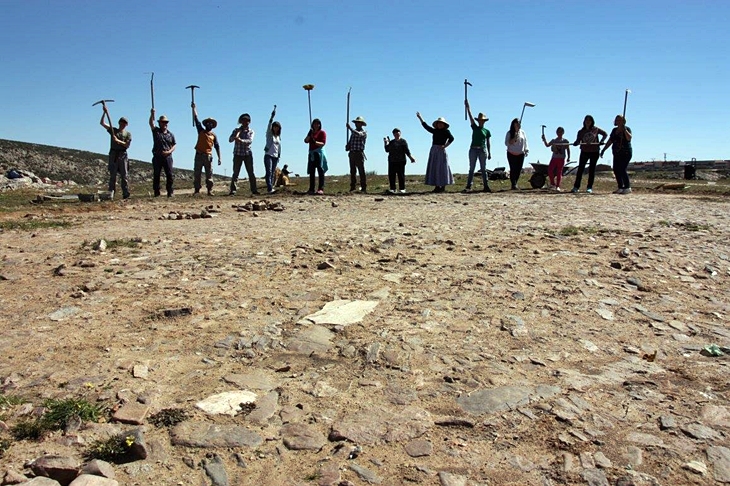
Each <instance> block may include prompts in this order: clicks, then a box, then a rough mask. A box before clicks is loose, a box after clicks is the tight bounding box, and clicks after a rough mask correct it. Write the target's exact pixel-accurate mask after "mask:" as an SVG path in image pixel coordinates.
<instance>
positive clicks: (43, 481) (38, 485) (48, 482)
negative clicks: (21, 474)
mask: <svg viewBox="0 0 730 486" xmlns="http://www.w3.org/2000/svg"><path fill="white" fill-rule="evenodd" d="M22 484H23V486H60V485H61V483H59V482H58V481H54V480H53V479H51V478H45V477H42V476H41V477H37V478H33V479H31V480H30V481H26V482H24V483H22Z"/></svg>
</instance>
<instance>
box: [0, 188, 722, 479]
mask: <svg viewBox="0 0 730 486" xmlns="http://www.w3.org/2000/svg"><path fill="white" fill-rule="evenodd" d="M269 200H270V201H277V202H280V203H281V204H282V205H283V206H284V210H283V211H266V210H261V211H255V212H254V211H247V212H239V211H237V210H236V209H234V208H233V207H232V202H231V201H232V200H231V199H229V198H225V197H216V198H213V199H211V200H208V199H199V200H194V199H192V198H189V197H180V198H178V199H173V200H169V201H168V200H159V201H153V202H148V201H141V202H140V201H137V202H135V200H134V199H132V200H130V202H128V203H120V202H116V203H108V204H105V205H104V206H103V208H104V209H103V210H97V211H87V210H85V209H84V206H80V205H76V206H67V207H64V208H63V209H62V210H61V211H58V210H52V209H50V208H46V207H43V206H41V207H39V208H38V209H37V210H35V211H33V212H32V213H31V214H29V215H25V213H18V214H14V215H5V216H4V217H5V218H11V217H16V218H19V219H23V218H25V219H26V220H28V219H31V218H37V219H38V220H40V221H44V220H48V219H62V220H65V221H70V222H72V223H73V225H72V226H70V227H64V228H43V229H37V230H31V231H23V230H8V231H5V232H3V233H0V242H1V251H0V276H2V278H1V279H0V289H2V290H1V292H0V321H1V322H2V325H1V326H2V340H0V391H2V392H3V393H4V394H6V395H18V396H21V397H23V398H25V399H27V400H30V401H31V402H33V403H34V404H39V403H40V402H42V400H43V399H44V398H48V397H52V398H64V397H87V398H88V399H89V400H92V401H97V400H98V401H99V403H102V404H104V405H105V406H108V407H111V408H113V409H116V408H119V407H120V406H122V405H123V404H124V403H129V402H132V403H134V402H135V401H136V402H144V404H146V405H148V406H149V413H150V414H152V413H155V412H157V411H159V410H161V409H165V408H182V409H184V410H186V411H187V412H188V413H189V414H190V417H191V418H190V419H189V422H191V423H196V424H214V425H216V426H220V427H222V428H225V427H227V426H232V425H238V426H241V427H243V428H245V429H246V430H248V431H250V432H253V433H255V435H257V436H258V437H260V438H261V441H260V443H257V444H252V445H235V446H232V447H226V446H207V447H196V446H193V445H184V444H181V443H180V442H177V443H175V444H173V442H171V434H172V432H171V431H170V430H169V429H168V428H164V427H163V428H156V427H154V426H152V425H150V424H145V425H143V431H144V434H145V437H146V440H147V442H148V444H149V445H150V450H151V454H150V456H149V457H148V459H146V460H144V461H136V462H131V463H128V464H120V465H115V466H114V467H115V472H116V477H117V480H118V481H119V483H120V484H124V485H183V484H185V485H187V484H196V485H198V484H211V481H213V480H212V479H209V478H208V477H207V476H206V474H205V472H204V471H203V468H202V467H201V465H200V464H201V461H203V460H204V459H205V460H208V461H210V460H211V458H214V457H216V455H217V456H219V457H220V458H221V460H222V464H223V466H224V468H225V471H226V475H227V478H228V479H227V480H228V484H231V485H248V484H259V485H307V484H322V485H324V484H332V485H337V484H355V485H360V484H386V485H398V484H423V485H439V484H443V485H463V484H469V485H507V484H514V485H553V484H554V485H557V484H592V485H601V484H610V485H618V484H620V485H629V484H636V485H644V484H647V485H649V484H662V485H680V484H720V482H730V449H729V448H730V438H729V437H730V435H729V434H730V404H729V403H728V400H729V399H730V389H729V384H730V379H729V377H730V374H728V363H729V361H728V358H727V356H728V355H727V354H725V355H724V356H718V357H711V356H705V355H703V354H702V353H701V351H702V349H703V347H705V346H707V345H709V344H713V343H714V344H717V345H719V346H721V347H722V346H724V347H727V346H730V328H729V327H728V315H730V286H728V280H729V279H730V229H729V228H730V225H729V224H728V223H729V222H730V211H729V209H730V201H728V200H727V199H726V198H713V197H683V196H679V195H666V194H662V195H657V194H641V193H634V194H632V195H630V196H618V195H608V194H603V195H600V194H598V195H593V196H588V195H579V196H577V197H576V196H570V195H556V194H546V193H537V192H527V191H524V192H518V193H512V192H503V193H499V194H469V195H463V194H434V195H431V194H427V195H426V194H423V195H408V196H405V197H381V196H373V195H354V196H340V197H331V196H324V197H306V196H292V195H282V196H280V195H275V196H273V197H271V198H270V199H269ZM211 202H212V203H213V204H215V205H218V206H219V211H216V208H214V211H213V212H212V213H211V214H212V215H213V217H212V218H210V219H181V220H169V219H162V217H163V216H164V215H167V214H168V213H170V212H171V211H178V212H181V213H189V214H198V213H200V211H201V210H202V209H203V208H204V207H206V206H207V205H208V204H209V203H211ZM236 202H237V203H243V202H245V200H241V199H238V200H236ZM99 239H104V240H105V241H106V242H107V244H108V247H107V248H106V249H105V250H104V251H99V250H96V249H94V242H95V241H97V240H99ZM130 239H133V240H135V241H133V242H131V243H130ZM61 265H64V267H62V268H60V269H59V267H60V266H61ZM340 299H344V300H356V301H357V300H366V301H377V302H378V304H377V306H376V307H375V309H374V311H372V312H371V313H370V314H368V315H367V316H366V317H365V318H364V320H363V321H362V322H360V323H355V324H349V325H314V324H313V323H311V322H307V321H304V320H303V318H304V317H305V316H307V315H309V314H311V313H314V312H316V311H318V310H320V309H321V308H322V307H323V306H324V305H325V304H327V303H329V302H332V301H335V300H340ZM188 307H189V308H192V313H191V314H190V315H182V316H177V317H165V315H164V313H163V311H164V310H165V309H181V308H188ZM59 310H61V311H62V312H60V313H57V311H59ZM54 313H55V314H54ZM135 365H145V366H147V369H148V371H149V372H148V374H147V376H146V377H135V376H133V369H134V366H135ZM224 377H227V378H228V379H227V380H224V379H223V378H224ZM242 377H243V378H242ZM237 378H238V379H237ZM243 388H245V389H248V390H252V391H254V392H255V393H257V396H259V397H261V398H262V400H263V398H264V397H266V400H267V402H266V404H264V403H263V402H262V403H261V404H259V403H258V401H257V402H256V409H258V410H260V411H262V413H260V414H259V415H257V416H256V420H253V419H251V418H250V416H249V415H247V414H246V413H239V414H237V415H236V416H222V415H210V414H206V413H205V412H203V411H202V410H200V409H198V408H196V406H195V404H196V403H197V402H199V401H201V400H203V399H205V398H207V397H209V396H211V395H215V394H217V393H221V392H226V391H233V390H240V389H243ZM26 412H27V410H26ZM18 413H19V412H18V411H17V410H13V409H11V410H10V411H9V413H6V415H5V416H4V418H3V420H4V422H5V424H6V425H7V426H8V427H10V426H12V425H13V424H14V423H16V421H17V420H19V418H20V417H19V416H18V415H17V414H18ZM297 424H298V425H300V426H301V427H300V428H299V429H298V428H297V427H292V425H297ZM0 425H2V424H1V423H0ZM100 427H101V426H99V425H96V426H84V427H82V428H81V430H79V431H77V432H74V433H68V434H66V435H64V434H63V433H62V432H56V433H54V434H52V435H50V436H49V437H47V438H46V439H45V440H43V441H42V442H33V441H14V442H13V443H12V444H11V445H10V447H9V448H8V450H7V451H6V452H5V454H4V457H2V458H1V459H0V475H1V474H3V473H4V472H5V471H7V470H10V469H12V470H15V471H19V472H23V471H26V472H27V470H24V464H25V463H27V462H28V461H30V460H33V459H35V458H37V457H40V456H42V455H43V454H60V455H63V456H70V457H75V458H79V460H80V458H81V457H82V455H83V452H84V450H85V447H87V446H88V444H89V443H90V442H91V441H92V440H93V439H94V437H96V435H95V434H98V433H99V430H100ZM115 427H120V428H122V429H123V428H124V427H123V426H115ZM180 433H182V432H180ZM0 434H5V435H4V436H6V437H7V436H8V434H7V432H4V433H3V432H2V429H0ZM190 435H192V436H193V437H192V438H190V437H189V439H190V441H189V442H195V440H194V439H196V437H195V435H196V432H191V433H190ZM198 435H199V433H198ZM197 439H200V437H197ZM343 444H344V446H343ZM206 457H207V459H206ZM0 477H1V476H0ZM218 481H219V482H218V483H214V484H223V483H221V482H220V479H219V480H218ZM347 481H349V483H348V482H347Z"/></svg>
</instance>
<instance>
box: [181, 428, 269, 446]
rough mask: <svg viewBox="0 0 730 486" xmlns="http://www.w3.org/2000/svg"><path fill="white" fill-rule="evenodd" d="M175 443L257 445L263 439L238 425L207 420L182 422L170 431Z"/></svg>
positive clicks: (185, 444) (184, 444)
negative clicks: (213, 422)
mask: <svg viewBox="0 0 730 486" xmlns="http://www.w3.org/2000/svg"><path fill="white" fill-rule="evenodd" d="M170 439H171V441H172V443H173V445H181V446H187V447H202V448H215V447H257V446H259V445H261V444H262V443H263V439H262V438H261V436H260V435H258V434H257V433H255V432H252V431H250V430H248V429H247V428H245V427H241V426H238V425H220V424H210V423H207V422H182V423H180V424H177V425H176V426H175V427H173V428H172V430H171V431H170Z"/></svg>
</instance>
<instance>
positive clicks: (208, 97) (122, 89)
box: [0, 0, 730, 175]
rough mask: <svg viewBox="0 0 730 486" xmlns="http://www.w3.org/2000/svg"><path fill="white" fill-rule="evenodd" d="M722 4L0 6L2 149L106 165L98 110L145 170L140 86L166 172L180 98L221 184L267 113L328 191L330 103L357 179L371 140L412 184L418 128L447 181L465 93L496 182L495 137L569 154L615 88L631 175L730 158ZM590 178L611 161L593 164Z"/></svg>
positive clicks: (544, 153) (182, 149)
mask: <svg viewBox="0 0 730 486" xmlns="http://www.w3.org/2000/svg"><path fill="white" fill-rule="evenodd" d="M728 19H730V2H725V1H720V0H718V1H692V2H688V1H686V0H683V1H678V0H664V1H655V0H647V1H635V0H634V1H624V0H618V1H614V2H611V3H607V2H578V1H572V0H570V1H564V2H561V3H557V2H536V1H520V0H516V1H510V2H493V1H483V2H474V1H471V2H464V1H458V0H456V1H451V2H443V1H440V2H436V1H424V0H421V1H413V2H412V1H400V2H394V1H389V2H384V1H380V0H371V1H367V2H342V1H330V0H322V1H317V2H314V1H302V0H299V1H290V0H282V1H278V2H271V1H259V0H246V1H238V2H230V1H228V0H217V1H213V2H209V1H205V0H200V1H196V2H175V1H168V0H159V1H156V2H141V1H136V0H132V1H126V2H99V1H77V0H68V1H60V0H57V1H48V0H46V1H38V0H22V1H8V0H5V1H3V2H2V17H0V59H2V64H0V65H1V66H2V68H1V71H0V73H1V75H0V110H1V112H2V117H1V118H0V138H6V139H11V140H20V141H25V142H34V143H43V144H48V145H57V146H61V147H68V148H75V149H82V150H89V151H93V152H100V153H106V152H107V151H108V143H109V142H108V137H107V136H106V135H105V134H104V132H103V131H102V129H101V128H100V127H99V126H98V120H99V117H100V115H101V111H100V109H99V107H94V108H92V106H91V105H92V103H93V102H94V101H97V100H98V99H101V98H112V99H115V100H116V102H115V103H114V104H111V105H110V108H111V114H112V118H113V119H114V121H115V123H116V119H118V118H119V117H120V116H126V117H127V118H129V120H130V127H129V129H130V131H132V133H133V136H134V140H133V142H132V147H131V149H130V156H131V157H132V158H135V159H140V160H146V161H149V160H150V158H151V154H150V150H151V144H152V141H151V136H150V133H149V128H148V126H147V119H148V117H149V108H150V95H149V74H146V73H148V72H150V71H154V72H155V105H156V109H157V114H158V115H160V114H163V113H164V114H166V115H167V116H168V117H169V118H170V119H171V124H170V129H171V130H172V131H173V132H174V133H175V136H176V138H177V141H178V148H177V151H176V152H175V166H176V167H182V168H192V166H193V156H194V150H193V146H194V144H195V139H196V133H195V129H194V128H193V127H192V123H191V115H190V91H189V90H186V89H185V86H187V85H190V84H196V85H199V86H200V87H201V89H200V90H199V91H197V92H196V102H197V105H198V112H199V114H200V115H201V118H204V117H208V116H211V117H214V118H216V119H217V120H218V122H219V125H218V128H217V130H216V132H217V133H218V135H219V137H220V138H221V142H222V143H221V149H222V152H223V166H221V167H220V168H216V171H217V172H218V173H221V174H223V173H224V170H225V172H226V173H227V174H229V175H230V171H231V159H232V145H231V144H229V143H228V135H229V134H230V132H231V130H233V128H235V126H236V120H237V118H238V116H239V115H240V114H241V113H244V112H248V113H250V114H251V115H252V118H253V125H252V126H253V128H254V129H255V130H256V132H257V141H256V142H255V144H254V149H255V152H254V153H255V157H256V161H257V172H260V173H261V175H263V153H262V152H263V144H264V131H265V127H266V121H267V120H268V116H269V114H270V112H271V109H272V107H273V105H274V104H276V105H278V116H277V118H278V119H279V120H280V122H281V123H282V126H283V133H282V135H283V140H282V147H283V157H282V163H288V164H289V165H290V166H291V167H292V168H293V169H294V170H295V171H296V172H301V173H303V172H305V170H304V169H305V160H306V151H307V149H306V146H305V145H304V143H303V138H304V136H305V135H306V132H307V130H308V125H309V119H308V118H309V115H308V109H307V96H306V92H305V91H304V90H303V89H302V85H303V84H306V83H312V84H314V85H315V89H314V91H312V110H313V115H314V116H315V117H318V118H320V119H321V120H322V123H323V126H324V129H325V130H326V131H327V133H328V144H327V152H328V157H329V159H330V169H331V173H333V174H343V173H346V172H347V171H348V166H347V158H346V153H345V152H344V143H345V134H346V131H345V127H344V124H345V121H346V112H345V108H346V106H345V102H346V94H347V90H348V88H350V87H351V88H352V101H351V113H350V114H351V116H350V118H351V119H352V118H354V117H355V116H358V115H361V116H363V117H365V119H366V120H367V121H368V127H367V128H368V132H369V141H368V146H367V148H366V153H367V155H368V160H367V162H366V168H367V170H375V171H377V172H378V173H379V174H384V173H386V172H387V161H386V160H387V159H386V154H385V152H384V151H383V149H382V138H383V137H384V136H385V135H389V134H390V132H391V130H392V128H393V127H395V126H397V127H399V128H401V130H402V132H403V136H404V137H405V138H406V139H407V140H408V141H409V144H410V145H411V149H412V151H413V153H414V155H415V156H416V158H417V159H418V163H417V164H416V165H413V164H409V166H408V169H407V171H408V173H411V174H415V173H423V172H425V162H426V159H427V155H428V150H429V148H430V135H429V134H428V133H427V132H425V131H424V130H423V129H422V128H421V126H420V125H419V123H418V121H417V119H416V116H415V113H416V111H420V112H421V113H422V114H423V115H424V118H426V119H427V120H429V121H430V120H435V119H436V118H437V117H439V116H443V117H445V118H446V119H447V120H448V121H449V122H450V123H451V129H452V132H453V134H454V136H455V138H456V140H455V142H454V144H453V145H452V146H451V147H450V148H449V156H450V161H451V166H452V170H453V171H454V172H462V173H463V172H466V170H467V166H468V163H467V151H468V146H469V142H470V138H469V137H470V129H469V126H468V123H467V122H465V121H464V109H463V96H464V85H463V82H464V79H465V78H468V79H469V81H470V82H471V83H472V84H473V88H470V93H469V98H470V102H471V105H472V109H473V112H474V115H475V116H476V114H477V112H479V111H484V112H485V113H486V114H487V116H489V118H490V121H489V122H488V123H487V127H488V128H489V129H490V130H491V132H492V135H493V138H492V160H491V161H490V162H489V164H488V166H489V167H490V168H491V167H495V166H505V165H507V163H506V156H505V148H504V134H505V132H506V131H507V129H508V128H509V123H510V121H511V119H512V118H514V117H519V115H520V111H521V109H522V106H523V103H524V102H525V101H529V102H532V103H535V104H536V105H537V106H536V107H534V108H528V109H527V110H526V112H525V116H524V120H523V128H524V129H525V131H526V132H527V136H528V139H529V141H530V148H531V151H530V156H529V157H528V159H527V161H528V162H536V161H537V160H538V159H539V160H541V161H543V162H547V160H548V159H549V151H548V149H546V148H544V147H543V146H542V145H541V143H540V125H542V124H545V125H547V126H548V128H547V134H548V136H550V135H552V134H554V131H555V128H556V127H557V126H558V125H561V126H563V127H565V129H566V133H567V136H568V138H570V139H571V140H572V139H573V138H574V137H575V133H576V132H577V130H578V129H579V128H580V126H581V122H582V119H583V117H584V116H585V115H586V114H592V115H593V116H594V117H595V118H596V121H597V124H598V126H600V127H602V128H604V129H606V130H607V131H609V130H610V129H611V127H612V122H613V118H614V116H615V115H616V114H618V113H620V112H621V110H622V107H623V101H624V91H625V89H626V88H630V89H631V90H632V93H631V94H630V95H629V100H628V109H627V118H628V121H629V123H628V124H629V126H630V127H631V128H632V130H633V132H634V160H635V161H639V160H652V159H656V160H661V159H663V158H664V153H666V154H667V159H668V160H688V159H690V158H692V157H696V158H697V159H700V160H702V159H716V158H730V154H729V153H728V147H727V144H726V143H725V140H726V139H727V136H728V133H730V123H729V122H728V113H730V102H729V101H728V100H730V96H729V94H730V93H728V86H730V83H729V82H728V79H730V63H729V62H728V46H730V42H729V41H730V34H728V29H727V25H726V23H727V20H728ZM606 161H607V162H608V161H610V157H608V156H607V158H606Z"/></svg>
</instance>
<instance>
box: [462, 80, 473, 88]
mask: <svg viewBox="0 0 730 486" xmlns="http://www.w3.org/2000/svg"><path fill="white" fill-rule="evenodd" d="M467 84H468V85H469V86H474V85H473V84H471V83H470V82H469V81H467V80H466V79H465V80H464V86H466V85H467Z"/></svg>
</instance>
